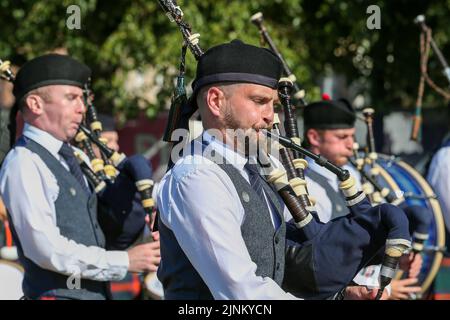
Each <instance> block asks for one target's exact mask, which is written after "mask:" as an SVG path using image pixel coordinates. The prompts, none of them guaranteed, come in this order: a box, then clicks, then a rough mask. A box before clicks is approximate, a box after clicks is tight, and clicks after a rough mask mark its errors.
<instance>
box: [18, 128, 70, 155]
mask: <svg viewBox="0 0 450 320" xmlns="http://www.w3.org/2000/svg"><path fill="white" fill-rule="evenodd" d="M23 135H24V136H26V137H27V138H29V139H31V140H33V141H35V142H37V143H39V144H40V145H41V146H43V147H44V148H45V149H47V150H48V151H49V152H50V153H51V154H52V155H53V156H54V157H55V158H58V157H59V155H58V152H59V149H61V146H62V144H63V142H62V141H61V140H58V139H56V138H55V137H53V136H52V135H51V134H50V133H48V132H45V131H43V130H41V129H39V128H36V127H35V126H32V125H31V124H29V123H26V122H25V124H24V127H23Z"/></svg>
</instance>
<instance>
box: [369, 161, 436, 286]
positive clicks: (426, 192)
mask: <svg viewBox="0 0 450 320" xmlns="http://www.w3.org/2000/svg"><path fill="white" fill-rule="evenodd" d="M378 156H379V157H380V158H382V159H383V160H385V161H387V162H389V161H392V162H395V164H397V165H398V166H399V167H401V168H402V169H403V170H405V171H407V172H408V173H409V174H410V175H411V176H412V177H413V178H414V179H415V180H416V182H417V183H418V185H419V186H420V187H421V188H422V190H423V192H424V195H425V196H428V197H431V198H428V201H429V202H430V205H431V207H432V209H433V210H432V212H433V218H434V221H435V225H436V243H437V246H438V247H444V246H445V225H444V218H443V215H442V209H441V206H440V204H439V201H438V200H437V199H436V198H432V197H433V196H434V195H435V193H434V192H433V189H432V188H431V186H430V185H429V184H428V182H427V181H426V180H425V179H424V178H423V177H422V175H421V174H420V173H419V172H418V171H417V170H415V169H414V168H413V167H412V166H410V165H409V164H407V163H406V162H404V161H403V160H399V159H395V158H392V157H390V156H387V155H383V154H379V155H378ZM376 167H377V168H378V169H379V172H380V175H381V176H382V178H383V179H384V180H385V181H386V183H387V184H388V185H389V187H390V189H391V190H392V191H394V193H395V191H397V190H398V191H400V190H401V188H400V187H399V185H398V184H397V182H396V181H395V180H394V178H393V177H392V176H391V174H390V173H389V172H388V171H387V170H386V169H384V167H382V166H380V164H379V163H376ZM405 201H406V200H405ZM443 256H444V254H443V252H441V251H436V252H435V254H434V258H433V262H432V263H431V268H430V270H429V271H428V273H427V275H426V277H425V279H424V281H423V283H422V284H421V285H420V286H421V288H422V291H421V294H424V293H426V292H427V290H428V289H429V288H430V286H431V284H432V283H433V280H434V278H435V277H436V275H437V273H438V271H439V268H440V265H441V261H442V258H443ZM401 277H402V272H397V275H396V279H400V278H401Z"/></svg>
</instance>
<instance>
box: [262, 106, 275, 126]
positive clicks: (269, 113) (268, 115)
mask: <svg viewBox="0 0 450 320" xmlns="http://www.w3.org/2000/svg"><path fill="white" fill-rule="evenodd" d="M273 115H274V110H273V104H272V105H270V104H269V105H268V106H267V107H266V108H264V112H263V114H262V118H263V121H264V122H265V123H266V124H267V126H270V125H272V123H273Z"/></svg>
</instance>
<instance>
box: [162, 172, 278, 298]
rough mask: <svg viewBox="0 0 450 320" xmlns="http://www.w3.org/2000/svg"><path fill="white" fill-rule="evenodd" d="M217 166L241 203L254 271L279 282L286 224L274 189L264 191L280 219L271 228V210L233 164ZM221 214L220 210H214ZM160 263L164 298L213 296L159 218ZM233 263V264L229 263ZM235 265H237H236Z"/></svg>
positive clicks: (245, 240)
mask: <svg viewBox="0 0 450 320" xmlns="http://www.w3.org/2000/svg"><path fill="white" fill-rule="evenodd" d="M219 167H220V168H221V169H222V170H224V171H225V173H226V174H227V175H228V176H229V177H230V179H231V181H232V182H233V184H234V187H235V188H236V191H237V193H238V195H239V197H240V201H241V204H242V206H243V207H244V211H245V216H244V221H243V223H242V226H241V233H242V237H243V239H244V242H245V245H246V247H247V250H248V252H249V254H250V257H251V259H252V261H253V262H254V263H255V264H256V265H257V269H256V275H257V276H261V277H269V278H272V279H273V280H274V281H275V282H276V283H278V284H279V285H281V283H282V281H283V275H284V258H285V236H286V226H285V223H284V218H283V215H282V212H283V211H282V207H281V205H280V203H279V201H278V199H277V196H276V194H275V192H272V193H269V194H267V196H268V197H270V198H271V199H272V202H273V203H274V205H275V206H276V208H277V211H278V213H279V216H280V219H281V225H280V227H279V228H278V230H276V231H275V230H274V227H273V224H272V221H271V218H270V212H269V210H268V208H267V205H266V204H265V203H263V202H262V201H261V200H260V198H259V196H258V195H257V194H256V192H255V191H254V190H253V189H252V188H251V186H250V184H249V183H248V182H247V181H246V180H245V179H244V177H242V175H241V174H240V173H239V171H238V170H237V169H236V168H234V167H233V166H232V165H229V164H223V165H219ZM217 214H218V215H220V214H221V213H220V212H217ZM159 230H160V241H161V265H160V267H159V269H158V278H159V279H160V280H161V282H162V284H163V286H164V298H165V299H178V300H181V299H202V300H204V299H212V298H213V296H212V294H211V292H210V291H209V289H208V287H207V286H206V284H205V283H204V281H203V280H202V278H201V277H200V275H199V274H198V273H197V271H196V270H195V269H194V267H193V266H192V264H191V263H190V262H189V260H188V258H187V257H186V255H185V254H184V252H183V250H182V249H181V247H180V245H179V244H178V242H177V240H176V238H175V235H174V234H173V232H172V231H171V230H169V229H168V228H167V227H166V226H165V225H164V224H163V223H162V222H161V220H159ZM232 267H233V266H232ZM236 267H237V268H238V267H239V266H236Z"/></svg>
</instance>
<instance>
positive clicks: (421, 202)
mask: <svg viewBox="0 0 450 320" xmlns="http://www.w3.org/2000/svg"><path fill="white" fill-rule="evenodd" d="M362 113H363V116H364V121H365V123H366V128H367V136H366V146H365V148H364V150H363V151H361V150H360V148H359V145H358V144H357V143H355V145H354V148H353V149H354V150H353V154H354V156H353V159H352V158H350V159H349V161H350V163H351V164H352V165H353V166H354V167H355V168H356V169H357V170H358V172H359V173H360V175H361V183H362V189H363V190H364V192H365V193H366V194H367V196H368V197H369V199H370V201H371V203H372V204H380V203H391V204H394V205H397V206H399V207H400V208H401V209H402V210H403V211H404V212H405V213H406V215H407V217H408V220H409V224H410V233H411V237H412V239H413V242H412V250H413V252H414V253H415V254H421V255H422V260H423V264H422V268H421V272H420V274H419V277H418V284H419V285H420V286H421V287H422V291H421V295H422V296H423V295H424V294H425V293H426V291H427V290H428V288H429V287H430V285H431V284H432V282H433V279H434V277H435V276H436V274H437V272H438V270H439V265H440V262H441V260H442V257H443V252H444V251H445V229H444V228H445V227H444V222H443V215H442V211H441V207H440V205H439V201H438V200H437V197H436V195H435V193H434V192H433V190H432V188H431V187H430V185H429V184H428V183H427V181H426V180H425V179H424V178H423V177H422V176H421V174H420V173H419V172H417V171H416V170H415V169H414V168H413V167H411V166H410V165H408V164H407V163H406V162H404V161H402V160H401V159H399V158H396V157H394V156H389V155H384V154H378V153H377V152H376V150H375V138H374V131H373V122H374V113H375V111H374V110H373V109H371V108H366V109H363V110H362ZM403 276H404V275H403V274H401V273H398V274H397V275H396V278H401V277H403Z"/></svg>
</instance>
